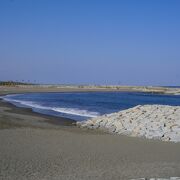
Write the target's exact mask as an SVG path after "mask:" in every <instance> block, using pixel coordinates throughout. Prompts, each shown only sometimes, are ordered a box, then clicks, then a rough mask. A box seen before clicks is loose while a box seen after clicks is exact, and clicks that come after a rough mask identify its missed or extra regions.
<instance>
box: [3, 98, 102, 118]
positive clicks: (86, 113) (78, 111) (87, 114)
mask: <svg viewBox="0 0 180 180" xmlns="http://www.w3.org/2000/svg"><path fill="white" fill-rule="evenodd" d="M12 96H13V95H11V96H9V95H8V97H4V98H3V99H4V100H5V101H9V102H14V103H18V104H20V105H23V106H26V107H31V108H36V109H42V110H52V111H55V112H59V113H64V114H71V115H76V116H84V117H90V118H92V117H97V116H99V115H100V114H99V113H98V112H93V111H88V110H84V109H79V108H64V107H63V108H62V107H48V106H43V105H40V104H37V103H35V102H33V101H23V100H17V99H11V98H9V97H12Z"/></svg>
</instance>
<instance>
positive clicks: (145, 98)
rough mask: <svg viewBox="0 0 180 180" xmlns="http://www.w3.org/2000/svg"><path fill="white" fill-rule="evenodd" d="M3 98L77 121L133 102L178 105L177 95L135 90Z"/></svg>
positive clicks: (130, 105) (115, 109)
mask: <svg viewBox="0 0 180 180" xmlns="http://www.w3.org/2000/svg"><path fill="white" fill-rule="evenodd" d="M3 99H4V100H6V101H9V102H11V103H13V104H15V105H16V106H20V107H30V108H32V109H33V111H36V112H39V113H43V114H48V115H54V116H60V117H66V118H71V119H74V120H77V121H82V120H86V119H88V118H93V117H96V116H100V115H103V114H108V113H113V112H117V111H120V110H124V109H128V108H131V107H134V106H136V105H145V104H164V105H172V106H180V95H159V94H149V93H135V92H90V93H88V92H83V93H77V92H74V93H27V94H16V95H7V96H4V97H3Z"/></svg>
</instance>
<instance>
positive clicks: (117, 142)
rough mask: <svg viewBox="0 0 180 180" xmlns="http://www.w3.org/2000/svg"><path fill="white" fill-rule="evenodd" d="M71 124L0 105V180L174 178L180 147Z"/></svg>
mask: <svg viewBox="0 0 180 180" xmlns="http://www.w3.org/2000/svg"><path fill="white" fill-rule="evenodd" d="M16 92H17V91H11V93H16ZM22 92H23V91H22ZM73 123H74V121H72V120H70V119H65V118H55V117H51V116H46V115H40V114H38V113H34V112H32V111H31V110H30V109H26V108H17V107H15V106H13V105H11V104H9V103H5V102H2V101H1V102H0V179H2V180H6V179H8V180H26V179H28V180H111V179H112V180H121V179H122V180H126V179H131V178H138V177H146V178H150V177H166V178H168V177H170V176H180V143H170V142H161V141H158V140H157V141H156V140H146V139H143V138H131V137H126V136H119V135H110V134H106V133H102V132H97V131H92V130H85V129H80V128H78V127H76V126H74V125H73Z"/></svg>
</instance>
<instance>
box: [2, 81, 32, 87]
mask: <svg viewBox="0 0 180 180" xmlns="http://www.w3.org/2000/svg"><path fill="white" fill-rule="evenodd" d="M16 85H34V84H33V83H30V82H19V81H0V86H16Z"/></svg>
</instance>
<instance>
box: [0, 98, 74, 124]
mask: <svg viewBox="0 0 180 180" xmlns="http://www.w3.org/2000/svg"><path fill="white" fill-rule="evenodd" d="M0 107H6V108H10V110H8V112H11V113H19V114H24V115H30V116H35V117H39V118H44V119H48V120H47V121H46V122H48V123H50V124H54V125H61V126H76V121H75V120H73V119H69V118H64V117H57V116H53V115H46V114H42V113H38V112H35V111H33V109H32V108H26V107H18V106H16V105H14V104H13V103H11V102H8V101H5V100H4V99H2V98H1V96H0Z"/></svg>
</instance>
